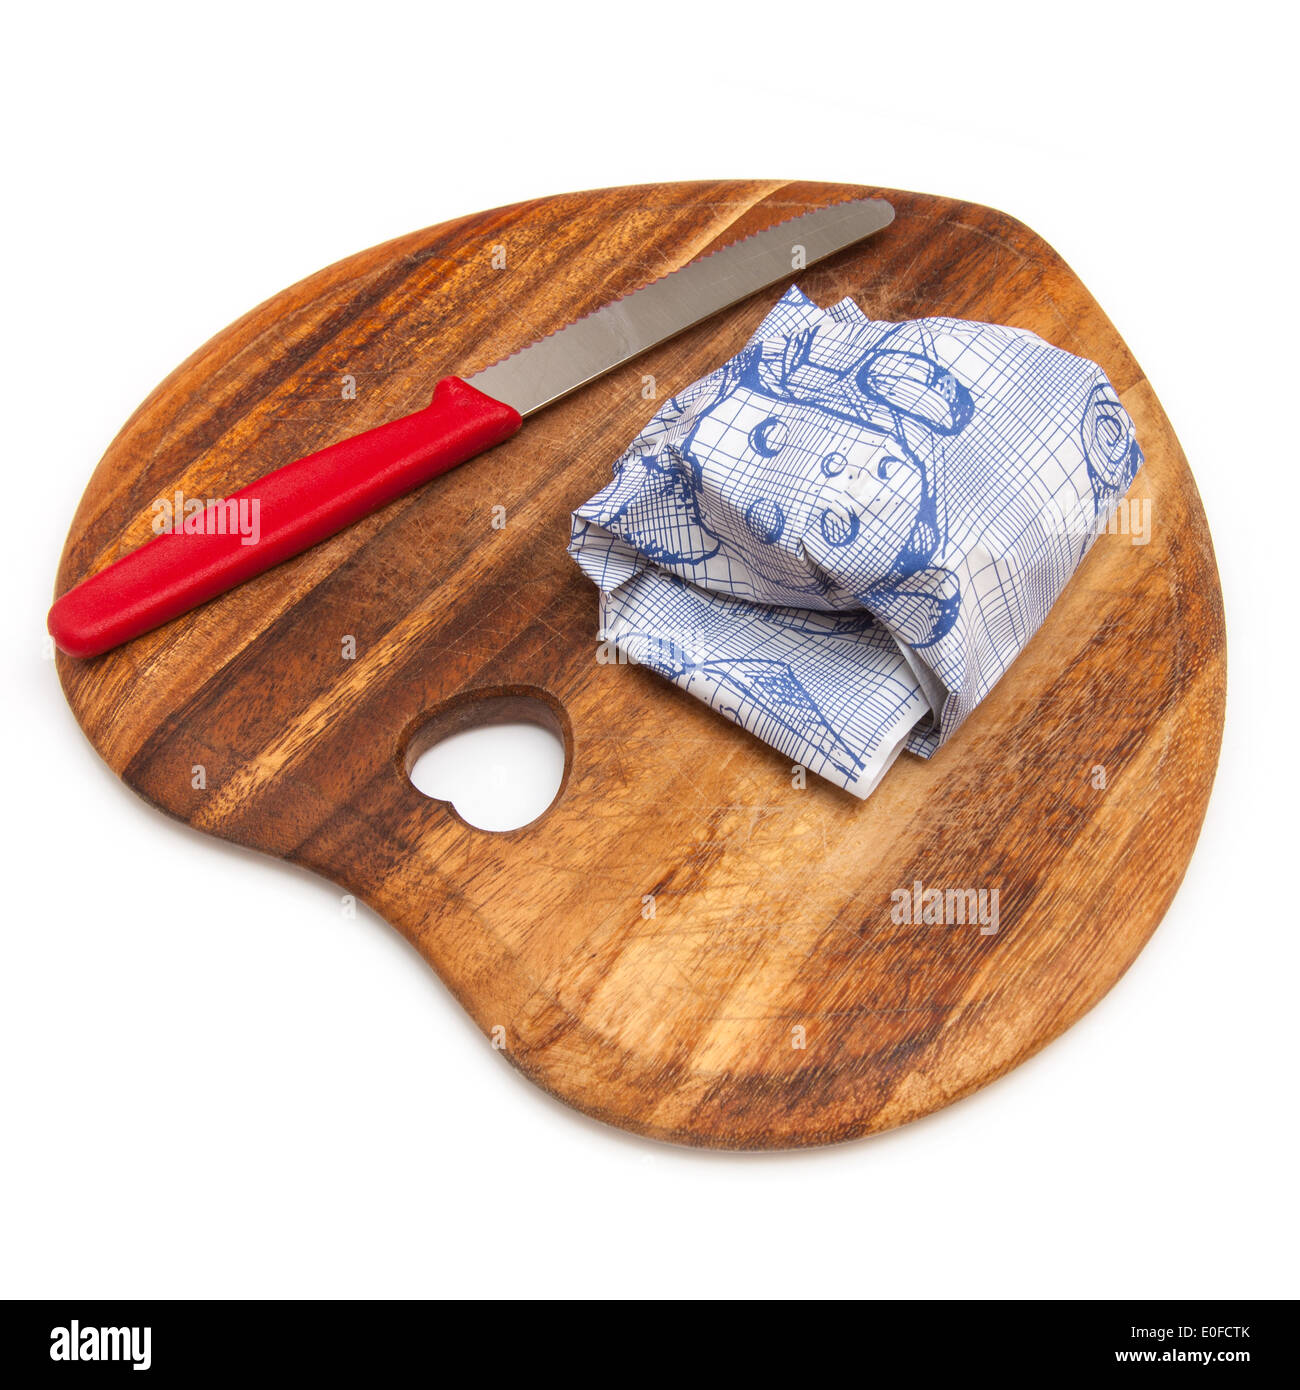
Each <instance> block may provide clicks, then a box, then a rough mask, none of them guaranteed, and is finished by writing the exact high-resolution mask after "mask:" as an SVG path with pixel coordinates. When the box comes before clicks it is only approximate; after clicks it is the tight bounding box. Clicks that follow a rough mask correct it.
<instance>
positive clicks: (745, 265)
mask: <svg viewBox="0 0 1300 1390" xmlns="http://www.w3.org/2000/svg"><path fill="white" fill-rule="evenodd" d="M893 220H894V209H893V207H892V206H891V205H890V204H889V203H887V202H886V201H885V200H884V199H883V198H860V199H856V200H855V201H853V202H848V203H832V204H831V206H830V207H824V208H818V209H817V210H816V211H814V212H807V213H804V214H803V215H802V216H799V217H792V218H790V219H788V220H787V221H785V222H779V223H777V224H776V225H775V226H772V227H767V228H765V229H764V230H763V231H761V232H755V233H754V234H753V235H752V236H747V237H742V238H741V240H740V241H735V242H732V243H731V244H730V245H729V246H725V247H722V248H721V249H720V250H718V251H714V252H712V253H711V254H709V255H706V256H702V257H701V258H700V259H698V260H694V261H691V262H690V263H689V264H688V265H684V266H682V267H681V268H680V269H678V270H674V271H670V272H669V273H668V274H667V275H664V276H661V277H660V278H659V279H658V280H653V281H651V282H650V284H648V285H645V286H643V287H642V288H641V289H639V290H634V291H633V292H632V293H631V294H628V295H625V296H624V297H623V298H622V299H617V300H615V301H614V302H613V303H611V304H606V305H604V306H603V307H602V308H600V309H597V310H595V311H594V312H593V313H591V314H588V315H587V317H586V318H581V319H578V320H577V321H576V322H574V323H571V324H568V325H567V326H566V327H564V328H561V329H558V330H557V331H556V332H554V333H552V334H551V335H550V336H549V337H547V338H541V339H539V340H538V341H537V342H535V343H530V344H529V345H528V347H526V348H521V349H520V350H519V351H518V352H516V353H514V354H513V355H512V356H510V357H506V358H503V359H502V360H501V361H500V362H497V363H495V364H494V365H493V366H491V367H487V368H485V369H484V370H483V371H481V372H479V373H477V374H476V375H475V376H472V377H469V378H468V381H469V383H470V385H471V386H475V387H477V388H478V390H480V391H483V392H486V394H487V395H489V396H493V397H495V398H496V399H497V400H499V401H506V402H508V403H509V404H510V405H512V406H514V408H515V409H516V410H517V411H518V412H519V413H520V415H524V416H527V415H531V414H532V413H533V412H534V411H536V410H541V409H542V408H543V407H544V406H548V405H550V404H552V403H553V402H554V401H558V400H560V399H562V398H563V397H564V396H567V395H568V394H569V393H570V392H571V391H576V390H577V389H578V388H579V387H580V386H585V385H586V384H587V383H588V382H590V381H594V380H595V379H596V378H597V377H599V376H603V375H604V374H605V373H606V372H608V371H612V370H613V369H614V368H615V367H618V366H621V365H622V364H623V363H624V362H627V361H629V360H630V359H631V358H633V357H637V356H639V355H640V354H641V353H643V352H647V351H648V350H649V349H650V348H652V347H655V346H656V345H657V344H659V343H662V342H665V341H667V339H669V338H672V337H675V336H676V335H677V334H678V333H681V332H683V331H684V330H685V329H687V328H691V327H693V326H694V325H695V324H697V323H700V322H702V321H703V320H704V319H707V318H710V317H712V315H714V314H716V313H718V312H719V311H720V310H722V309H725V308H727V307H729V306H730V305H732V304H736V303H739V301H740V300H742V299H748V298H749V296H750V295H751V294H756V293H757V292H758V291H759V290H763V289H766V288H767V287H768V286H769V285H774V284H777V283H778V282H779V281H781V280H785V279H788V278H789V277H791V276H793V275H796V274H798V273H799V272H798V270H797V269H796V265H798V266H799V267H800V268H802V267H803V266H809V265H813V264H815V263H816V262H817V261H821V260H825V258H826V257H827V256H833V255H834V254H835V253H836V252H837V251H843V250H845V249H846V248H847V247H849V246H852V245H853V244H854V243H855V242H858V241H862V240H863V239H864V238H865V237H869V236H870V235H871V234H872V233H873V232H878V231H880V230H881V228H882V227H887V226H888V225H889V224H890V223H891V222H892V221H893ZM796 248H798V252H796Z"/></svg>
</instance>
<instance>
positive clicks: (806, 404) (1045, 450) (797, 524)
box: [569, 289, 1142, 797]
mask: <svg viewBox="0 0 1300 1390" xmlns="http://www.w3.org/2000/svg"><path fill="white" fill-rule="evenodd" d="M1141 462H1142V454H1141V451H1140V450H1139V448H1138V445H1137V441H1136V438H1135V433H1134V429H1133V422H1132V421H1131V420H1130V419H1129V416H1128V414H1127V413H1126V412H1125V410H1124V408H1123V406H1122V405H1120V403H1119V400H1118V399H1117V397H1116V395H1115V392H1114V390H1113V389H1112V387H1111V385H1110V382H1109V381H1108V380H1107V379H1106V376H1105V374H1104V373H1103V372H1102V370H1101V368H1100V367H1098V366H1097V365H1096V364H1095V363H1093V362H1089V361H1087V360H1086V359H1084V358H1080V357H1075V356H1073V355H1072V354H1070V353H1067V352H1064V351H1062V350H1061V349H1059V348H1055V347H1052V346H1051V345H1050V344H1049V343H1046V342H1044V341H1043V340H1042V339H1041V338H1039V337H1037V336H1036V335H1035V334H1033V333H1029V332H1027V331H1025V330H1023V329H1016V328H1004V327H999V326H996V325H993V324H983V323H967V322H963V321H960V320H957V319H946V318H931V319H917V320H913V321H911V322H907V323H873V322H871V321H870V320H868V319H867V318H866V317H865V316H864V315H863V313H862V311H861V310H860V309H859V308H858V307H857V305H856V304H854V303H853V301H852V300H848V299H845V300H842V301H840V302H839V303H838V304H835V305H833V306H832V307H831V308H830V309H826V310H823V309H820V308H818V307H817V306H816V305H815V304H813V303H812V302H811V301H810V300H809V299H807V298H806V297H805V296H804V295H803V294H802V293H801V292H800V291H799V290H797V289H791V290H790V291H789V292H788V293H787V294H786V295H785V297H784V298H783V299H782V300H781V301H780V302H779V303H778V304H777V305H776V306H775V307H774V308H773V309H772V311H771V312H770V313H769V314H768V315H767V317H766V318H765V319H764V320H763V322H762V324H761V325H760V326H759V328H758V331H757V332H756V333H755V335H754V336H753V338H752V339H751V340H750V341H749V343H748V344H747V345H746V346H745V348H744V349H743V350H742V351H741V352H740V353H739V354H738V355H737V356H735V357H734V358H732V359H731V361H729V362H727V363H725V364H724V365H723V366H721V367H719V368H718V370H717V371H714V372H711V373H710V374H709V375H708V376H706V377H704V378H702V379H701V380H700V381H697V382H695V383H694V384H693V385H691V386H689V387H687V388H686V389H685V390H684V391H681V392H679V393H678V394H677V395H676V396H674V397H673V398H672V399H671V400H669V401H668V402H667V403H666V404H665V405H664V406H663V407H662V408H661V409H660V410H659V411H657V412H656V414H655V416H654V418H653V419H652V420H651V421H650V423H649V424H648V425H647V426H646V427H645V429H644V430H642V431H641V433H640V434H639V435H638V436H637V438H636V439H635V440H633V442H632V444H631V445H630V446H629V448H628V449H627V451H626V452H625V453H624V454H623V456H622V457H621V458H620V459H619V460H618V461H617V463H616V464H615V465H614V478H613V481H612V482H611V483H610V484H609V486H608V487H606V488H604V489H603V490H602V491H601V492H599V493H597V494H596V496H595V497H593V498H591V500H590V501H589V502H587V503H586V504H585V505H584V506H582V507H580V508H579V509H578V510H577V511H576V512H575V513H574V514H573V534H572V539H571V541H570V544H569V551H570V553H571V554H572V555H573V557H574V559H575V560H577V562H578V564H579V565H580V566H581V567H582V569H583V571H584V572H585V573H586V574H587V575H588V576H589V577H590V578H591V579H592V580H593V581H594V582H595V583H596V585H597V586H598V588H599V590H600V636H601V637H602V638H603V639H604V640H606V641H608V642H611V643H613V644H616V645H617V646H618V647H619V648H620V649H621V650H622V651H623V652H624V653H625V654H626V656H627V658H628V659H630V660H633V661H637V662H641V663H643V664H645V665H648V666H650V667H652V668H653V669H654V670H656V671H658V672H659V673H660V674H661V675H663V676H665V677H666V678H667V679H669V680H671V681H673V682H675V683H676V684H678V685H680V686H682V687H683V688H684V689H686V690H689V691H690V692H691V693H692V694H694V695H696V696H698V697H699V698H700V699H702V700H705V701H707V702H708V703H709V704H710V705H711V706H712V707H713V708H715V709H716V710H718V711H719V712H720V713H722V714H725V715H726V716H727V717H729V718H731V719H733V720H735V721H736V722H737V723H739V724H741V725H743V726H744V727H745V728H746V729H748V730H749V731H750V732H752V733H754V734H756V735H757V736H758V737H759V738H762V739H764V740H765V741H766V742H768V743H770V744H772V745H773V746H774V747H775V748H778V749H780V751H781V752H782V753H784V754H786V755H787V756H788V757H789V758H790V759H791V760H792V762H794V763H797V764H801V765H802V766H804V767H807V768H808V769H809V770H810V771H813V772H816V773H818V774H819V775H820V776H822V777H825V778H827V779H829V780H830V781H832V782H835V783H837V784H838V785H840V786H842V787H845V788H847V789H848V790H849V791H851V792H853V793H854V794H855V795H857V796H863V797H865V796H867V795H869V794H870V792H871V791H872V790H873V789H874V788H875V786H876V784H877V783H878V782H879V780H880V778H881V777H882V776H883V775H884V773H885V771H886V770H887V769H888V767H889V765H890V763H892V762H893V760H894V758H895V757H896V756H897V754H898V753H899V751H900V750H901V749H902V748H903V747H904V746H906V747H907V748H908V749H909V750H910V751H911V752H913V753H917V754H919V755H921V756H922V757H928V756H929V755H930V754H931V753H932V752H933V751H934V750H935V749H936V748H938V747H939V745H940V744H942V743H944V742H945V741H946V740H947V739H949V738H950V737H951V736H952V734H953V733H954V732H955V730H956V729H957V728H958V727H959V726H960V725H961V723H962V721H963V720H964V719H965V718H966V716H967V715H968V714H970V712H971V710H973V709H974V708H975V706H976V705H977V704H978V703H979V702H980V700H981V699H983V697H984V696H985V695H986V694H987V693H988V692H989V690H991V689H992V687H993V685H994V684H995V682H996V681H997V680H998V678H999V677H1000V676H1001V675H1002V673H1003V672H1004V671H1005V670H1006V669H1007V667H1008V666H1010V664H1011V662H1012V661H1013V660H1014V659H1015V657H1016V656H1017V655H1018V654H1019V652H1020V651H1021V650H1022V649H1023V648H1024V646H1025V644H1026V643H1027V642H1028V641H1029V639H1030V638H1031V637H1032V636H1033V634H1034V633H1035V632H1036V631H1037V630H1038V628H1039V626H1040V625H1041V623H1042V622H1043V619H1044V618H1045V617H1046V616H1047V612H1048V609H1049V608H1050V607H1051V605H1052V604H1053V603H1054V602H1055V600H1056V598H1057V596H1058V595H1059V594H1060V592H1061V590H1062V589H1063V588H1064V587H1065V585H1066V583H1067V581H1068V580H1069V578H1070V576H1071V575H1072V574H1073V573H1074V571H1075V569H1076V568H1077V567H1078V564H1079V562H1080V560H1082V558H1083V556H1084V554H1085V553H1086V552H1087V549H1088V547H1089V545H1091V543H1092V541H1093V540H1094V538H1095V537H1096V535H1097V533H1098V531H1099V530H1100V529H1102V528H1103V527H1104V526H1105V523H1106V521H1107V519H1108V518H1109V516H1110V514H1111V512H1112V511H1113V510H1114V508H1115V506H1116V504H1117V503H1118V501H1119V499H1120V498H1121V497H1122V496H1123V495H1124V493H1125V492H1126V491H1127V489H1128V487H1129V484H1130V483H1131V482H1132V480H1133V477H1134V474H1135V473H1136V472H1137V469H1138V467H1139V465H1140V464H1141Z"/></svg>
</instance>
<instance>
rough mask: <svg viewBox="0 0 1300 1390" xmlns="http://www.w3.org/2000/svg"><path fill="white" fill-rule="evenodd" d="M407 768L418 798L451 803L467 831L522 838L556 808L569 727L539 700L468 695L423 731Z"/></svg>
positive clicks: (505, 695) (511, 694)
mask: <svg viewBox="0 0 1300 1390" xmlns="http://www.w3.org/2000/svg"><path fill="white" fill-rule="evenodd" d="M405 764H406V775H407V776H408V777H409V778H410V780H411V785H412V786H413V787H414V788H415V789H416V791H418V792H421V793H422V794H423V795H425V796H427V797H429V798H430V799H431V800H433V801H442V802H447V803H449V804H450V805H451V807H452V809H453V810H454V811H455V813H456V815H457V816H459V817H460V819H461V820H463V821H464V822H465V823H466V824H467V825H472V826H474V827H475V828H477V829H479V830H491V831H497V832H500V831H505V830H518V829H520V828H522V827H523V826H525V825H529V824H531V823H532V822H533V821H535V820H536V819H537V818H538V817H539V816H541V815H542V814H543V813H544V812H545V811H546V810H547V809H548V808H549V807H550V806H551V804H552V803H553V802H554V800H555V798H556V796H557V795H558V794H559V791H560V788H561V786H562V785H563V783H564V773H565V764H566V748H565V734H564V726H563V723H562V720H561V717H560V715H559V714H558V713H557V711H556V709H555V708H554V707H553V706H552V705H551V704H550V703H549V702H548V701H547V700H543V699H539V698H537V697H536V696H533V695H528V694H520V693H516V692H495V693H493V692H483V693H480V694H477V695H470V696H466V697H462V698H460V699H458V700H455V701H453V702H452V703H451V704H450V705H448V706H447V707H445V708H444V709H443V710H441V711H439V712H438V713H437V714H435V715H433V716H431V717H430V718H429V719H428V720H426V721H425V722H423V723H422V724H421V725H420V726H419V728H418V729H417V730H416V732H415V734H414V735H413V736H412V738H411V740H410V742H409V744H408V746H407V750H406V757H405Z"/></svg>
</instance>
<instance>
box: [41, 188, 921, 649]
mask: <svg viewBox="0 0 1300 1390" xmlns="http://www.w3.org/2000/svg"><path fill="white" fill-rule="evenodd" d="M893 220H894V210H893V208H892V207H891V206H890V205H889V204H888V203H887V202H885V200H884V199H883V198H861V199H857V200H855V201H853V202H847V203H834V204H832V205H831V206H830V207H825V208H819V209H817V210H816V211H814V212H808V213H804V214H803V216H801V217H793V218H790V219H788V220H787V221H785V222H780V223H778V224H777V225H776V226H774V227H768V228H767V229H766V230H764V231H761V232H756V233H754V235H752V236H748V237H744V238H742V239H741V240H740V241H737V242H733V243H732V244H731V245H730V246H727V247H724V248H723V249H722V250H720V251H715V252H712V253H710V254H707V255H705V256H702V257H701V258H700V259H698V260H695V261H692V262H691V263H690V264H689V265H685V266H683V267H682V268H681V269H680V270H675V271H672V272H671V273H670V274H668V275H665V276H663V277H662V278H661V279H658V280H655V281H652V282H651V283H650V284H648V285H645V286H643V287H642V288H641V289H639V290H636V291H634V292H633V293H632V294H629V295H627V296H625V297H624V298H622V299H619V300H616V301H614V303H612V304H606V305H605V306H604V307H602V308H600V309H597V310H595V311H594V312H593V313H591V314H588V315H587V316H586V317H585V318H581V319H578V320H577V321H576V322H575V323H571V324H569V325H568V326H567V327H565V328H562V329H560V330H559V331H558V332H555V333H552V334H550V335H549V336H548V337H545V338H541V339H539V340H538V341H537V342H535V343H532V344H531V345H530V346H528V347H526V348H523V349H522V350H520V351H519V352H516V353H514V354H513V355H512V356H510V357H506V358H503V359H502V360H501V361H500V362H497V363H496V364H495V365H493V366H491V367H487V368H486V369H485V370H483V371H481V372H479V373H478V374H477V375H475V376H472V377H470V378H469V379H468V380H467V381H464V380H462V379H461V378H460V377H456V376H449V377H444V378H443V379H442V380H441V381H439V382H438V384H437V385H436V386H435V387H434V391H433V399H432V401H431V402H430V403H429V404H428V405H427V406H425V408H424V409H423V410H417V411H415V412H414V413H413V414H411V415H406V416H403V417H402V418H401V419H398V420H390V421H389V422H388V423H387V424H384V425H380V426H378V427H377V428H376V429H372V430H367V431H366V432H365V433H364V434H357V435H353V436H352V437H351V438H349V439H344V440H341V441H340V442H339V443H337V444H331V445H329V446H328V447H327V448H324V449H320V450H318V451H317V452H316V453H314V454H308V455H306V456H305V457H303V458H300V459H298V460H296V461H295V462H293V463H288V464H285V465H284V466H283V467H281V468H277V469H276V470H275V471H274V472H271V473H267V474H265V475H264V476H263V477H261V478H258V479H256V480H255V481H254V482H252V483H250V484H249V485H248V486H247V487H244V488H241V489H240V490H239V491H238V492H235V493H232V494H231V495H230V496H229V497H227V498H224V499H222V500H221V501H220V502H214V503H211V504H210V505H209V506H208V507H207V509H206V510H205V511H204V513H203V514H202V522H201V523H200V524H196V526H195V529H194V532H193V533H191V532H189V531H183V530H175V531H171V532H168V533H166V534H164V535H160V536H158V537H156V538H155V539H154V540H151V541H148V542H147V543H146V544H144V545H142V546H141V547H140V548H139V549H138V550H133V551H131V553H130V554H128V555H124V556H123V557H122V558H121V559H120V560H116V561H114V562H113V563H112V564H111V565H108V566H107V567H106V568H104V569H102V570H100V571H99V572H98V573H97V574H94V575H92V576H91V577H90V578H89V579H86V580H84V581H83V582H82V583H80V584H78V585H77V586H76V587H75V588H73V589H70V590H69V591H68V592H67V593H66V594H64V595H63V596H62V597H61V598H59V599H58V600H57V601H56V602H55V604H54V606H53V607H52V608H51V609H50V614H49V622H48V626H49V631H50V634H51V636H52V637H53V638H54V641H55V642H56V643H57V645H58V646H59V647H60V648H61V649H62V650H63V651H65V652H67V653H68V655H70V656H75V657H92V656H98V655H99V654H100V653H101V652H106V651H108V650H109V649H110V648H112V647H116V646H119V645H121V643H123V642H128V641H130V640H131V639H132V638H133V637H139V636H140V635H141V634H142V633H145V632H149V631H151V630H152V629H153V628H156V627H159V626H161V625H162V624H163V623H165V622H169V621H170V620H171V619H172V618H176V617H179V616H180V615H181V614H182V613H187V612H189V611H190V609H192V608H196V607H198V605H199V604H201V603H206V602H207V600H208V599H211V598H215V597H216V596H217V595H218V594H222V593H225V592H226V590H228V589H232V588H234V587H235V586H236V585H237V584H241V583H243V582H244V581H245V580H246V579H251V578H252V577H253V576H254V575H256V574H261V573H262V572H263V571H264V570H268V569H270V568H271V567H272V566H273V565H278V564H279V563H280V562H281V561H283V560H288V559H289V558H291V557H292V556H294V555H298V554H300V553H301V552H302V551H304V550H307V549H308V548H309V547H311V546H313V545H315V544H317V542H319V541H323V540H325V539H326V538H327V537H328V536H332V535H334V534H335V532H337V531H341V530H342V529H343V528H344V527H345V526H350V525H351V524H352V523H353V522H354V521H359V520H360V519H361V518H362V517H363V516H367V515H368V514H369V513H370V512H373V511H376V510H377V509H378V508H380V507H382V506H384V505H385V504H386V503H388V502H391V501H393V500H394V499H395V498H397V497H400V496H401V495H402V494H403V493H406V492H409V491H410V490H411V489H412V488H415V487H419V486H420V484H422V483H426V482H428V481H429V480H430V479H432V478H436V477H437V476H438V475H439V474H441V473H446V472H448V471H449V470H450V469H452V468H455V467H456V465H457V464H461V463H464V462H466V460H468V459H471V458H473V457H474V456H475V455H476V454H481V453H483V452H484V451H485V450H487V449H491V448H492V447H493V446H494V445H497V444H500V443H501V442H502V441H503V440H505V439H508V438H509V437H510V436H511V435H512V434H514V433H515V432H516V430H518V429H520V428H521V426H522V425H523V422H524V419H525V417H527V416H529V415H532V414H533V413H534V412H536V411H538V410H542V409H544V408H545V407H546V406H548V405H551V404H553V403H554V402H555V401H558V400H560V399H561V398H563V397H564V396H567V395H568V394H569V393H570V392H572V391H576V390H577V389H578V388H579V387H581V386H585V385H586V384H587V383H588V382H590V381H594V380H595V379H596V378H597V377H599V376H603V375H604V373H606V372H608V371H611V370H613V368H615V367H617V366H620V365H621V364H622V363H624V362H626V361H628V360H629V359H630V358H633V357H636V356H638V355H639V354H640V353H642V352H645V351H646V350H647V349H649V348H652V347H654V346H656V345H657V344H659V343H662V342H664V341H665V340H666V339H668V338H671V337H673V336H674V335H675V334H677V333H680V332H682V331H683V330H684V329H687V328H690V327H691V326H692V325H693V324H696V323H699V322H700V321H701V320H703V319H706V318H708V317H710V315H712V314H715V313H717V312H718V311H719V310H720V309H725V308H726V307H727V306H728V305H731V304H735V303H737V302H739V301H740V300H742V299H746V298H748V297H749V296H750V295H751V294H754V293H756V292H757V291H758V290H761V289H765V288H766V287H767V286H769V285H773V284H776V283H777V282H778V281H781V280H784V279H786V278H788V277H789V276H790V274H791V270H792V265H793V264H794V259H793V254H792V253H794V251H795V249H796V248H802V251H801V254H800V256H799V261H800V265H801V267H802V266H808V265H812V264H813V263H814V262H816V261H819V260H823V259H824V258H825V257H827V256H831V255H834V254H835V252H837V251H842V250H844V248H845V247H847V246H852V245H853V244H854V243H855V242H858V241H861V240H862V239H863V238H864V237H868V236H870V235H871V234H872V233H873V232H877V231H879V230H880V229H881V228H882V227H886V226H888V225H889V223H890V222H892V221H893ZM232 508H234V510H231V509H232ZM250 514H255V515H257V517H258V523H259V524H258V532H259V534H258V538H257V540H256V543H254V544H248V543H247V541H248V540H249V536H248V535H247V534H241V528H240V526H238V525H228V524H227V522H228V521H230V519H231V518H237V517H241V516H248V515H250ZM186 524H187V525H188V524H189V523H188V522H187V523H186Z"/></svg>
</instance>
